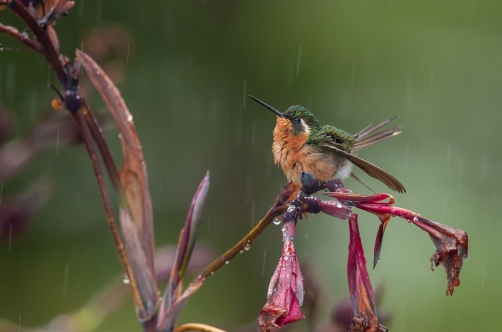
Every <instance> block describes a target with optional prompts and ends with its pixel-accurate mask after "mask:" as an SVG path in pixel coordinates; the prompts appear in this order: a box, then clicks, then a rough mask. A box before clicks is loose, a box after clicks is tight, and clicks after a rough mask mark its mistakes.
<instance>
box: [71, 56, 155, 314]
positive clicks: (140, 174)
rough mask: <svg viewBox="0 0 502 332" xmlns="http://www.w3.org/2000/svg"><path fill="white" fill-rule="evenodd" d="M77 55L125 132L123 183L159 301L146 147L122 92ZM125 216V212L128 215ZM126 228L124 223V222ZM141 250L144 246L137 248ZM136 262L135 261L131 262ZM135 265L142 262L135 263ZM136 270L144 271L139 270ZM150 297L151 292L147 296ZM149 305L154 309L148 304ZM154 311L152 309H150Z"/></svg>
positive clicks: (88, 62)
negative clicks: (144, 154) (142, 145)
mask: <svg viewBox="0 0 502 332" xmlns="http://www.w3.org/2000/svg"><path fill="white" fill-rule="evenodd" d="M77 58H78V60H79V61H80V62H81V63H82V65H83V66H84V68H85V70H86V72H87V75H88V77H89V78H90V80H91V82H92V83H93V84H94V86H95V87H96V89H97V90H98V91H99V93H100V94H101V96H102V98H103V100H104V101H105V103H106V105H107V107H108V109H109V110H110V113H111V114H112V116H113V118H114V120H115V122H116V124H117V127H118V130H119V133H120V135H121V143H122V150H123V153H124V162H123V164H122V167H121V169H120V172H119V177H120V182H121V185H122V188H123V190H124V194H125V196H126V198H127V203H128V207H129V211H130V212H131V214H132V216H131V217H132V220H133V222H134V224H135V231H136V232H137V233H138V238H139V243H141V249H142V251H143V254H144V256H145V258H146V261H145V263H146V266H144V268H145V269H148V270H149V271H150V272H149V275H150V277H151V279H150V281H149V282H150V283H151V284H152V285H154V286H153V288H154V289H155V296H153V297H151V298H149V299H148V301H149V302H153V303H155V304H156V305H155V307H156V306H157V304H158V297H157V294H156V293H157V290H156V280H155V273H154V262H153V259H154V255H153V252H154V237H153V214H152V202H151V198H150V191H149V188H148V175H147V171H146V163H145V162H144V157H143V150H142V148H141V144H140V141H139V138H138V135H137V133H136V128H135V126H134V122H133V117H132V115H131V113H129V110H128V109H127V106H126V104H125V102H124V100H123V98H122V96H121V94H120V91H119V90H118V89H117V87H116V86H115V85H114V84H113V82H112V81H111V80H110V78H109V77H108V75H106V73H105V72H104V71H103V69H102V68H101V67H100V66H99V65H98V64H97V63H96V62H95V61H94V60H93V59H92V58H91V57H90V56H88V55H87V54H85V53H84V52H82V51H80V50H77ZM124 215H125V214H124ZM122 227H123V228H124V225H122ZM126 233H127V234H132V233H130V232H126V231H125V230H124V235H125V237H126V245H129V243H132V242H134V239H133V238H127V235H126ZM135 249H136V250H139V249H140V248H135ZM140 256H141V255H140V254H135V255H133V256H132V257H130V259H133V258H134V257H140ZM131 263H132V262H131ZM132 264H133V265H135V264H139V262H137V263H132ZM135 273H142V272H141V271H135ZM148 287H149V286H146V285H138V288H139V290H140V291H141V290H142V289H146V288H148ZM146 296H148V297H149V296H150V294H148V295H146ZM148 308H153V307H152V306H150V304H148ZM149 310H150V309H149ZM154 314H155V310H152V311H148V312H147V313H145V315H146V316H148V317H144V318H150V317H152V316H153V315H154Z"/></svg>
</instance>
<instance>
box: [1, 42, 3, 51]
mask: <svg viewBox="0 0 502 332" xmlns="http://www.w3.org/2000/svg"><path fill="white" fill-rule="evenodd" d="M0 51H3V44H2V43H0Z"/></svg>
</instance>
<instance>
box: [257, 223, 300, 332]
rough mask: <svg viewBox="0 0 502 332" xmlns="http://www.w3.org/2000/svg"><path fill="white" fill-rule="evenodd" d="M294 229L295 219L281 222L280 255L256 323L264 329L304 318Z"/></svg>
mask: <svg viewBox="0 0 502 332" xmlns="http://www.w3.org/2000/svg"><path fill="white" fill-rule="evenodd" d="M295 232H296V225H295V222H287V223H285V224H284V227H283V228H282V238H283V242H284V245H283V249H282V256H281V258H280V259H279V264H278V265H277V268H276V269H275V272H274V275H273V276H272V279H271V280H270V285H269V286H268V293H267V298H268V301H267V303H266V304H265V306H264V307H263V309H262V310H261V312H260V316H259V317H258V325H259V327H260V329H261V330H262V331H264V332H265V331H270V330H271V329H272V328H274V327H276V328H278V327H282V326H283V325H285V324H289V323H294V322H297V321H299V320H302V319H305V316H304V315H303V313H302V311H301V309H300V306H301V305H302V303H303V294H304V291H303V277H302V272H301V271H300V264H299V263H298V257H297V255H296V250H295V246H294V244H293V238H294V235H295Z"/></svg>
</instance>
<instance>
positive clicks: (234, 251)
mask: <svg viewBox="0 0 502 332" xmlns="http://www.w3.org/2000/svg"><path fill="white" fill-rule="evenodd" d="M284 210H286V206H284V205H280V206H276V207H273V208H272V209H270V210H269V211H268V212H267V214H266V215H265V217H263V219H262V220H260V221H259V222H258V224H257V225H256V226H255V227H254V228H253V229H252V230H251V231H250V232H249V233H248V234H247V235H246V236H244V237H243V238H242V240H240V241H239V242H237V244H236V245H234V246H233V247H232V248H230V249H228V250H227V251H226V252H225V253H224V254H223V255H221V256H220V257H218V258H216V259H215V260H214V261H213V262H212V263H210V264H209V265H208V266H206V268H205V269H204V270H202V271H201V272H200V273H199V275H198V276H197V277H196V278H195V279H194V282H195V281H198V280H201V279H206V278H207V277H209V276H210V275H211V274H212V273H213V272H214V271H216V270H218V269H219V268H220V267H222V266H223V265H224V264H225V263H226V262H228V261H230V260H231V259H232V258H234V257H235V256H237V255H238V254H239V253H240V252H241V251H242V250H244V249H245V248H246V247H249V246H250V245H251V244H252V243H253V241H254V240H255V239H256V238H257V237H258V235H260V234H261V232H263V230H264V229H265V228H267V226H268V225H270V223H271V222H272V221H273V220H274V219H275V218H276V217H278V216H280V215H281V214H282V213H283V212H284Z"/></svg>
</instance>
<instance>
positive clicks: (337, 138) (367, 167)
mask: <svg viewBox="0 0 502 332" xmlns="http://www.w3.org/2000/svg"><path fill="white" fill-rule="evenodd" d="M344 136H345V135H343V132H342V134H340V133H339V131H338V130H336V128H324V127H323V128H322V131H321V132H319V133H318V134H317V136H316V137H313V138H315V139H316V140H317V141H316V143H317V144H319V143H320V145H321V146H322V147H323V148H324V149H327V150H330V151H332V152H334V153H337V154H339V155H342V156H343V157H345V158H347V159H348V160H349V161H351V162H352V163H354V164H355V165H356V166H357V167H359V168H360V169H362V170H363V171H364V172H365V173H366V174H368V175H369V176H371V177H373V178H375V179H378V180H380V181H382V182H383V183H384V184H386V185H387V187H389V188H390V189H392V190H394V191H397V192H400V193H405V192H406V189H405V188H404V186H403V184H402V183H401V182H399V180H398V179H396V178H395V177H393V176H392V175H390V174H389V173H387V172H386V171H384V170H383V169H381V168H380V167H378V166H376V165H373V164H372V163H370V162H367V161H366V160H364V159H361V158H359V157H357V156H356V155H353V154H352V153H350V150H349V149H348V148H347V144H346V143H345V142H344V141H343V139H344Z"/></svg>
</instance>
